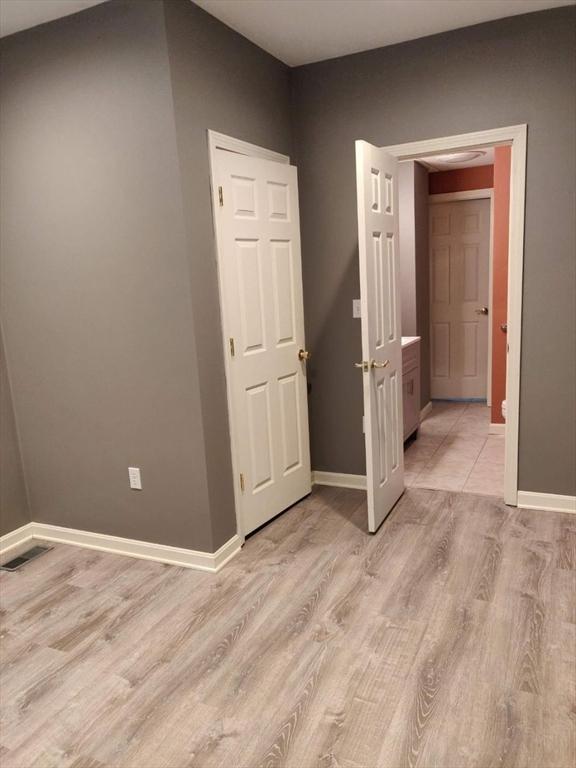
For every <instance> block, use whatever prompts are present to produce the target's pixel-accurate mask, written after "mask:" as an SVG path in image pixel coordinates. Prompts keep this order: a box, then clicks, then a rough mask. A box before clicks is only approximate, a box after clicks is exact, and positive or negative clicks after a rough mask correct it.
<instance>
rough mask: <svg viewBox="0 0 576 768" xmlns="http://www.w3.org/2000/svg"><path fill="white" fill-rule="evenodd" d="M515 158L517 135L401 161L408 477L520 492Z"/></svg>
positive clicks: (511, 494)
mask: <svg viewBox="0 0 576 768" xmlns="http://www.w3.org/2000/svg"><path fill="white" fill-rule="evenodd" d="M511 160H512V141H511V140H510V141H502V142H500V143H498V144H497V145H494V144H493V143H489V144H488V143H487V144H486V145H484V146H481V145H477V146H476V147H474V148H473V149H470V148H467V149H460V150H459V151H458V149H457V147H453V149H451V150H450V151H445V150H443V151H441V152H439V153H436V154H430V153H423V154H422V155H421V156H419V157H418V156H416V157H414V156H413V157H412V158H411V159H407V160H403V161H401V162H400V163H399V174H398V175H399V229H400V256H399V266H400V272H401V276H402V279H401V290H402V336H403V344H402V346H403V368H404V382H403V400H404V437H405V441H406V442H405V446H404V464H405V484H406V486H407V487H410V486H415V487H422V488H430V489H438V490H452V491H463V492H470V493H481V494H485V495H493V496H496V497H499V498H504V499H505V500H506V501H507V503H510V504H515V503H516V499H515V496H516V494H517V490H516V482H515V477H516V468H515V462H514V458H515V456H516V451H515V450H514V447H515V446H514V444H512V445H511V446H510V449H511V450H509V451H507V450H506V447H507V446H506V442H507V440H510V441H513V440H514V439H516V449H517V433H516V435H514V431H515V430H514V419H513V423H512V425H511V426H512V429H511V430H510V429H507V424H506V418H507V412H508V410H509V409H508V408H507V403H506V392H507V389H508V388H509V389H510V390H511V391H512V392H514V387H515V383H516V380H517V376H518V371H517V370H512V371H511V361H510V360H509V359H508V358H509V349H508V311H509V296H508V284H509V280H508V274H509V247H510V234H511V233H510V204H511V199H510V186H511V170H512V167H511V165H512V164H511ZM512 308H513V309H514V302H512ZM517 343H519V338H518V339H517ZM512 364H513V363H512ZM510 372H511V373H512V376H511V379H510V382H509V387H508V382H507V379H508V377H509V376H508V375H509V373H510ZM513 400H514V398H513ZM516 407H517V402H516V403H513V408H516ZM514 416H516V417H517V413H515V414H514ZM507 457H508V466H507V461H506V459H507ZM506 468H507V470H508V471H507V472H506ZM506 475H508V492H507V493H506V492H505V477H506Z"/></svg>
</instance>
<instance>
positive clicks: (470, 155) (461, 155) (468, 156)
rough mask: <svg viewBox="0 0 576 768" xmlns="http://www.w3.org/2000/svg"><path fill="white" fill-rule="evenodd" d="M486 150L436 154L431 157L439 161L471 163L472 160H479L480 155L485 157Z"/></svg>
mask: <svg viewBox="0 0 576 768" xmlns="http://www.w3.org/2000/svg"><path fill="white" fill-rule="evenodd" d="M485 154H486V152H483V151H482V150H477V151H475V152H453V153H452V154H450V155H436V156H435V157H433V158H431V159H432V160H435V161H436V162H437V163H469V162H470V160H477V159H478V158H479V157H484V155H485Z"/></svg>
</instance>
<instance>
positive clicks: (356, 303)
mask: <svg viewBox="0 0 576 768" xmlns="http://www.w3.org/2000/svg"><path fill="white" fill-rule="evenodd" d="M352 317H354V318H359V317H362V304H361V303H360V299H352Z"/></svg>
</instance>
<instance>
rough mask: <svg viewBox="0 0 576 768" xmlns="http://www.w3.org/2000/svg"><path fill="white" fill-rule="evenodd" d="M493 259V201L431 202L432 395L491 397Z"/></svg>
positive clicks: (456, 397) (470, 397)
mask: <svg viewBox="0 0 576 768" xmlns="http://www.w3.org/2000/svg"><path fill="white" fill-rule="evenodd" d="M489 258H490V201H489V200H486V199H484V200H462V201H455V202H451V203H433V204H431V205H430V349H431V395H432V398H433V399H472V398H474V399H476V398H477V399H485V398H486V395H487V391H488V389H487V382H488V375H487V373H488V331H489V327H490V318H489V317H488V306H489V283H488V274H489Z"/></svg>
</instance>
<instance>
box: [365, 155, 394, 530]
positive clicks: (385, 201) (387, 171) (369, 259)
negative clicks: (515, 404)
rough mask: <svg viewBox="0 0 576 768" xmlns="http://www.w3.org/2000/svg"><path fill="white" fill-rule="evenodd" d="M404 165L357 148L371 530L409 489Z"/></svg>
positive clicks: (367, 470) (369, 523)
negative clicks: (401, 220)
mask: <svg viewBox="0 0 576 768" xmlns="http://www.w3.org/2000/svg"><path fill="white" fill-rule="evenodd" d="M397 180H398V162H397V160H396V158H394V157H392V155H389V154H387V153H386V152H384V151H383V150H381V149H378V148H377V147H373V146H372V145H371V144H368V143H367V142H365V141H357V142H356V183H357V195H358V246H359V248H358V250H359V259H360V297H361V303H362V358H363V359H362V362H361V363H357V364H356V365H357V366H358V367H360V368H361V370H362V377H363V380H364V432H365V438H366V481H367V491H368V530H369V531H371V532H372V533H373V532H374V531H376V530H377V529H378V527H379V526H380V524H381V523H382V521H383V520H384V518H385V517H386V515H387V514H388V513H389V512H390V510H391V509H392V507H393V506H394V504H395V503H396V502H397V501H398V499H399V498H400V496H401V495H402V492H403V491H404V453H403V440H402V337H401V329H400V282H399V281H400V275H399V265H398V184H397Z"/></svg>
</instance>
